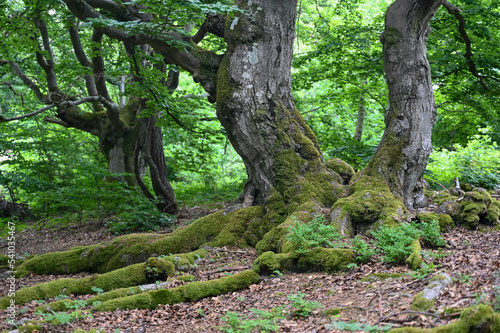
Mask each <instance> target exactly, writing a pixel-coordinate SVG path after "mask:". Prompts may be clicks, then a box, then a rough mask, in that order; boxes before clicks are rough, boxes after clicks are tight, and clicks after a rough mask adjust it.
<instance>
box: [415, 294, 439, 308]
mask: <svg viewBox="0 0 500 333" xmlns="http://www.w3.org/2000/svg"><path fill="white" fill-rule="evenodd" d="M423 295H424V292H423V291H421V292H419V293H418V294H417V295H415V297H414V298H413V304H412V305H411V309H412V310H413V311H427V310H428V309H430V308H431V307H432V304H434V302H433V301H429V300H428V299H426V298H425V297H424V296H423Z"/></svg>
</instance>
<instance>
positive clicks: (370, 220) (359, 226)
mask: <svg viewBox="0 0 500 333" xmlns="http://www.w3.org/2000/svg"><path fill="white" fill-rule="evenodd" d="M405 211H406V208H405V206H404V204H403V202H402V201H401V200H399V199H398V198H397V197H396V196H394V194H392V192H391V191H390V189H389V186H388V185H387V184H386V183H385V182H384V181H383V180H381V179H378V178H375V177H370V176H365V175H361V176H358V175H356V177H354V178H353V180H352V181H351V195H350V196H349V197H347V198H342V199H339V200H338V201H337V202H336V203H335V204H334V205H333V207H332V215H331V219H332V223H333V224H334V225H337V226H339V229H340V230H341V232H343V233H344V234H346V235H352V234H358V233H360V234H365V235H367V234H369V232H370V231H371V230H372V229H373V228H374V227H377V226H381V225H386V226H389V225H398V222H397V219H399V217H401V216H402V214H403V213H404V212H405Z"/></svg>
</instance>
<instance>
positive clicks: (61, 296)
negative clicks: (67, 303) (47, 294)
mask: <svg viewBox="0 0 500 333" xmlns="http://www.w3.org/2000/svg"><path fill="white" fill-rule="evenodd" d="M66 298H69V296H68V295H64V294H59V295H57V296H56V297H54V299H55V300H56V301H60V300H63V299H66Z"/></svg>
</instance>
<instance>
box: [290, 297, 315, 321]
mask: <svg viewBox="0 0 500 333" xmlns="http://www.w3.org/2000/svg"><path fill="white" fill-rule="evenodd" d="M304 296H305V294H304V293H297V294H290V295H287V298H288V299H289V300H290V301H291V302H292V304H291V305H292V307H293V308H294V309H295V310H294V313H293V314H294V315H296V316H300V317H309V316H310V315H311V311H312V310H314V309H318V308H322V307H323V305H322V304H321V303H319V302H318V301H306V300H305V299H304Z"/></svg>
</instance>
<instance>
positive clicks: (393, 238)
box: [372, 221, 445, 263]
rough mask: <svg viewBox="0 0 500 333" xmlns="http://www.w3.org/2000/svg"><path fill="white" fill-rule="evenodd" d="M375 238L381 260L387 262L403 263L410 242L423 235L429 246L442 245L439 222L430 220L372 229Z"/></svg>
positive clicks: (409, 247) (410, 249)
mask: <svg viewBox="0 0 500 333" xmlns="http://www.w3.org/2000/svg"><path fill="white" fill-rule="evenodd" d="M372 235H373V236H374V237H375V239H376V240H377V246H378V247H379V248H380V249H381V250H382V252H383V253H384V257H383V260H384V261H387V262H395V263H404V262H405V259H406V258H407V257H408V256H409V255H410V254H411V253H412V247H411V246H410V244H411V242H413V241H414V240H415V239H419V238H420V237H423V239H424V243H426V244H429V245H431V246H444V245H445V243H444V240H443V239H442V237H441V235H440V234H439V223H437V222H436V221H432V222H429V223H426V222H416V221H413V222H412V223H406V222H403V223H400V224H399V227H397V228H394V227H385V226H384V227H381V228H380V229H378V230H374V231H372Z"/></svg>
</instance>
